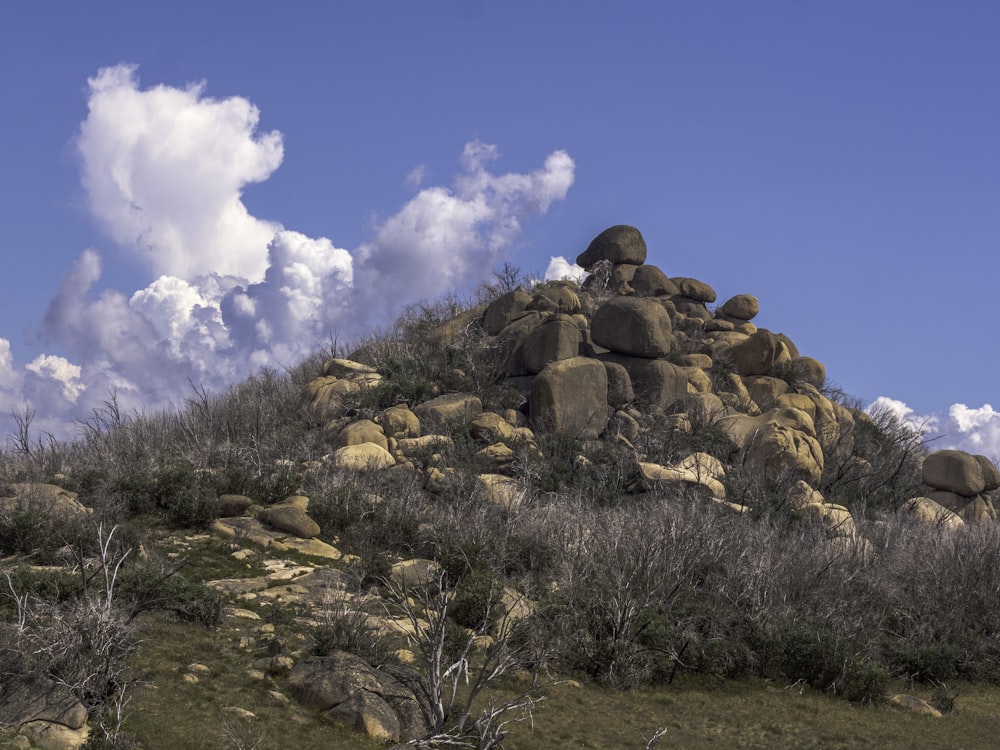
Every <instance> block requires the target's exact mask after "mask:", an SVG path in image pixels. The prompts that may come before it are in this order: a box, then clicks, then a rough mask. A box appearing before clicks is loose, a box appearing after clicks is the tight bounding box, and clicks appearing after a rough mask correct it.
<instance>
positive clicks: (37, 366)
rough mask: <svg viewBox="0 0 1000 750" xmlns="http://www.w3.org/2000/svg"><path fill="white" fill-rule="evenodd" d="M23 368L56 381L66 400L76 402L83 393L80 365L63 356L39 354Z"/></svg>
mask: <svg viewBox="0 0 1000 750" xmlns="http://www.w3.org/2000/svg"><path fill="white" fill-rule="evenodd" d="M25 369H27V370H29V371H30V372H33V373H35V374H36V375H38V376H39V377H43V378H50V379H52V380H54V381H55V382H57V383H58V384H59V385H60V387H61V389H62V394H63V396H64V397H65V398H66V400H67V401H70V402H76V400H77V399H78V398H79V397H80V394H81V393H83V390H84V385H83V383H82V382H81V380H80V366H79V365H74V364H73V363H72V362H70V361H69V360H68V359H66V358H65V357H59V356H56V355H54V354H40V355H39V356H37V357H35V359H33V360H32V361H31V362H29V363H28V364H27V365H25Z"/></svg>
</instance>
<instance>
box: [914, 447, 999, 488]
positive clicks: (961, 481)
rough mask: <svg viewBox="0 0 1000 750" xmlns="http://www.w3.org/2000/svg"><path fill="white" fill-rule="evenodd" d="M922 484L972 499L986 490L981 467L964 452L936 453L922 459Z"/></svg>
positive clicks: (972, 457)
mask: <svg viewBox="0 0 1000 750" xmlns="http://www.w3.org/2000/svg"><path fill="white" fill-rule="evenodd" d="M922 477H923V481H924V484H927V485H930V486H931V487H933V488H935V489H938V490H949V491H951V492H957V493H958V494H959V495H966V496H968V497H972V496H973V495H978V494H979V493H980V492H982V491H983V490H984V489H985V488H986V479H985V478H984V477H983V465H982V464H981V463H980V462H979V460H978V459H977V458H976V457H975V456H973V455H970V454H968V453H966V452H965V451H957V450H943V451H936V452H934V453H932V454H930V455H929V456H927V458H925V459H924V465H923V470H922Z"/></svg>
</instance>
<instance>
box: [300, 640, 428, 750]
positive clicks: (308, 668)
mask: <svg viewBox="0 0 1000 750" xmlns="http://www.w3.org/2000/svg"><path fill="white" fill-rule="evenodd" d="M286 685H287V686H288V688H289V690H290V691H291V693H292V695H293V696H294V697H295V699H296V700H298V701H299V702H300V703H302V704H303V705H304V706H306V707H308V708H311V709H314V710H316V711H322V712H323V714H324V716H326V717H327V718H328V719H330V720H331V721H335V722H338V723H341V724H344V725H345V726H347V727H349V728H351V729H354V730H356V731H359V732H364V733H365V734H367V735H368V736H370V737H372V738H373V739H375V740H377V741H380V742H385V741H390V742H398V741H400V740H409V739H414V738H416V737H419V736H421V735H422V734H423V732H424V731H425V729H426V728H425V726H424V725H423V722H422V720H421V719H420V712H419V704H418V703H417V700H416V698H415V696H414V695H413V693H412V692H410V691H409V690H408V689H407V688H405V687H403V685H402V684H401V683H400V682H399V680H397V679H395V678H394V677H393V676H392V675H391V674H389V673H387V672H384V671H382V670H377V669H375V668H373V667H371V666H370V665H368V664H367V663H366V662H365V661H364V660H363V659H361V658H360V657H357V656H354V655H352V654H348V653H346V652H344V651H335V652H334V653H332V654H331V655H330V656H317V657H311V658H308V659H304V660H302V661H300V662H299V663H297V664H296V665H295V666H294V667H292V669H291V671H290V672H289V674H288V678H287V681H286Z"/></svg>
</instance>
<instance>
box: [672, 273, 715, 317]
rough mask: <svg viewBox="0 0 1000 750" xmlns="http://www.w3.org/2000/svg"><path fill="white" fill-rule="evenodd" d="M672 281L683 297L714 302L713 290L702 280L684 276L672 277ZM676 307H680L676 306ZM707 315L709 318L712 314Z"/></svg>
mask: <svg viewBox="0 0 1000 750" xmlns="http://www.w3.org/2000/svg"><path fill="white" fill-rule="evenodd" d="M673 281H674V283H675V284H676V285H677V287H678V288H679V289H680V290H681V294H683V295H684V296H685V297H689V298H691V299H693V300H694V301H696V302H701V303H704V304H710V303H712V302H715V290H714V289H712V287H710V286H709V285H708V284H706V283H705V282H704V281H698V279H689V278H684V277H674V279H673ZM678 309H680V308H679V307H678ZM708 317H709V319H711V317H712V316H711V315H709V316H708Z"/></svg>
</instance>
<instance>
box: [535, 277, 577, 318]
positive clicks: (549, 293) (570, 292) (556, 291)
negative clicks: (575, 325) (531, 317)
mask: <svg viewBox="0 0 1000 750" xmlns="http://www.w3.org/2000/svg"><path fill="white" fill-rule="evenodd" d="M526 309H527V310H538V311H539V312H553V313H563V314H566V315H576V314H577V313H578V312H580V309H581V307H580V298H579V296H577V293H576V284H573V282H565V281H557V282H551V283H550V284H549V285H548V286H546V287H545V288H543V289H540V290H539V291H537V292H535V295H534V296H533V297H532V298H531V302H529V303H528V306H527V308H526Z"/></svg>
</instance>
